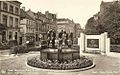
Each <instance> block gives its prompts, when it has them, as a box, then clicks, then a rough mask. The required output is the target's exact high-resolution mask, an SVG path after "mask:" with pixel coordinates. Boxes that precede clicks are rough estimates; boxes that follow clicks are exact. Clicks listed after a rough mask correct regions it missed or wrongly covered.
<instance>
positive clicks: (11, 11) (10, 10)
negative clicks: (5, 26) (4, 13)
mask: <svg viewBox="0 0 120 75" xmlns="http://www.w3.org/2000/svg"><path fill="white" fill-rule="evenodd" d="M9 12H10V13H13V6H12V5H10V9H9Z"/></svg>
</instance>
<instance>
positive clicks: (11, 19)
mask: <svg viewBox="0 0 120 75" xmlns="http://www.w3.org/2000/svg"><path fill="white" fill-rule="evenodd" d="M9 26H10V27H13V17H10V21H9Z"/></svg>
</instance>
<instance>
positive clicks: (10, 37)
mask: <svg viewBox="0 0 120 75" xmlns="http://www.w3.org/2000/svg"><path fill="white" fill-rule="evenodd" d="M11 39H12V32H9V40H11Z"/></svg>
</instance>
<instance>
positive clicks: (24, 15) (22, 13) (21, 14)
mask: <svg viewBox="0 0 120 75" xmlns="http://www.w3.org/2000/svg"><path fill="white" fill-rule="evenodd" d="M25 18H26V19H30V20H34V19H33V18H32V17H31V16H30V15H28V14H27V13H26V11H24V10H23V9H20V19H25Z"/></svg>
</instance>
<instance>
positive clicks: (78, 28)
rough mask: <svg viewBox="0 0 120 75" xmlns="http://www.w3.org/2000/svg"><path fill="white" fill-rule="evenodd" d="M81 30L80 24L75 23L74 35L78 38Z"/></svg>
mask: <svg viewBox="0 0 120 75" xmlns="http://www.w3.org/2000/svg"><path fill="white" fill-rule="evenodd" d="M81 32H82V28H81V26H80V24H79V23H76V24H75V37H76V38H79V37H80V33H81Z"/></svg>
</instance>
